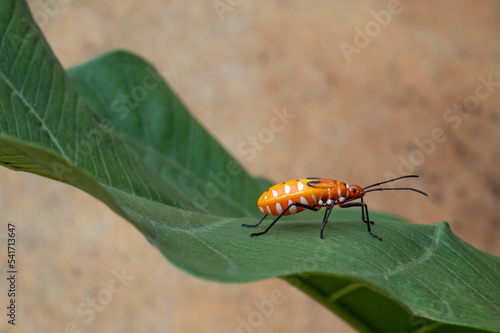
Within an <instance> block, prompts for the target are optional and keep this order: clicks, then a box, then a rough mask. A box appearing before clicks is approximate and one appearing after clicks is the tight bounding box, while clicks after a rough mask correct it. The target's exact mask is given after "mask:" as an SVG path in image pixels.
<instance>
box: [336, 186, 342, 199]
mask: <svg viewBox="0 0 500 333" xmlns="http://www.w3.org/2000/svg"><path fill="white" fill-rule="evenodd" d="M337 193H338V194H339V198H340V197H342V193H340V187H337Z"/></svg>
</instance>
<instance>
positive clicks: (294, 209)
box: [288, 199, 297, 214]
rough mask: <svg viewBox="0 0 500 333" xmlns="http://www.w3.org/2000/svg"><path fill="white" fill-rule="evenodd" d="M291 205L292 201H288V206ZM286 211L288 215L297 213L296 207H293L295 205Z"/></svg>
mask: <svg viewBox="0 0 500 333" xmlns="http://www.w3.org/2000/svg"><path fill="white" fill-rule="evenodd" d="M291 204H293V201H292V200H290V199H288V206H290V205H291ZM288 211H289V212H290V214H295V213H297V206H295V205H293V206H291V207H290V209H289V210H288Z"/></svg>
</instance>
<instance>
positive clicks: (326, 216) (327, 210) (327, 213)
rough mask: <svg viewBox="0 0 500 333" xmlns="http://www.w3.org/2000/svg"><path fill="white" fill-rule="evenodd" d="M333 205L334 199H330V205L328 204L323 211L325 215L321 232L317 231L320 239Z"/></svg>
mask: <svg viewBox="0 0 500 333" xmlns="http://www.w3.org/2000/svg"><path fill="white" fill-rule="evenodd" d="M334 205H335V201H332V203H331V204H330V206H328V207H327V209H326V211H325V216H324V217H323V226H322V227H321V232H320V233H319V237H320V238H321V239H323V230H325V226H326V222H328V218H329V217H330V214H331V213H332V210H333V206H334Z"/></svg>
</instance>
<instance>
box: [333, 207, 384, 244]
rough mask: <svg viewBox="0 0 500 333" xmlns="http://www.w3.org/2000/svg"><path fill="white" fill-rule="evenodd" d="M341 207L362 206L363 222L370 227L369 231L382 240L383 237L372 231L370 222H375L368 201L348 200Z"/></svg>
mask: <svg viewBox="0 0 500 333" xmlns="http://www.w3.org/2000/svg"><path fill="white" fill-rule="evenodd" d="M339 207H341V208H349V207H361V217H362V219H363V222H365V223H366V226H367V227H368V232H369V233H370V235H372V236H373V237H375V238H378V239H379V240H382V237H380V236H378V235H375V234H374V233H373V232H372V228H371V227H370V224H374V223H373V221H370V216H369V215H368V206H367V204H366V203H364V202H348V203H345V204H339ZM365 214H366V215H365ZM365 217H366V218H365Z"/></svg>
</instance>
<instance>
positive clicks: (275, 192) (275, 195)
mask: <svg viewBox="0 0 500 333" xmlns="http://www.w3.org/2000/svg"><path fill="white" fill-rule="evenodd" d="M277 196H278V191H276V190H273V197H275V198H276V197H277Z"/></svg>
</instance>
